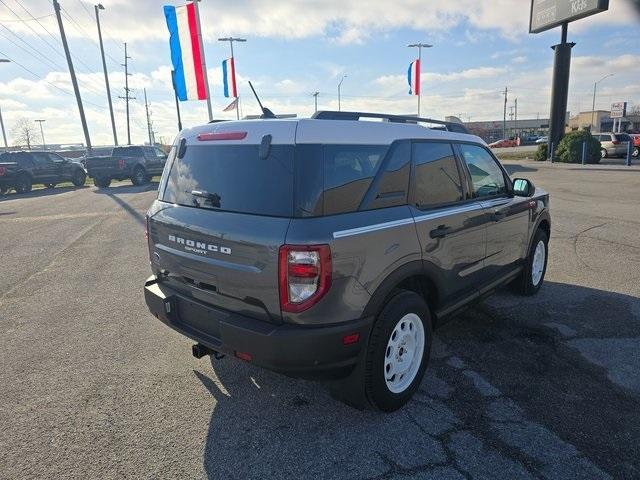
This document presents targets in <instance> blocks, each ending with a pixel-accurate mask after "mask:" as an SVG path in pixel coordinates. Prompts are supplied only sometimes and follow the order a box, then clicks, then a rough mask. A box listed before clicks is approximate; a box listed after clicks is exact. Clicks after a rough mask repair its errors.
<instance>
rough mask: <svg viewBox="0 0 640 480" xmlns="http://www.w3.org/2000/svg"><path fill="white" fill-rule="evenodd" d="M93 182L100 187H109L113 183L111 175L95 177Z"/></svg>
mask: <svg viewBox="0 0 640 480" xmlns="http://www.w3.org/2000/svg"><path fill="white" fill-rule="evenodd" d="M93 184H94V185H95V186H96V187H98V188H107V187H109V185H111V178H110V177H95V178H94V179H93Z"/></svg>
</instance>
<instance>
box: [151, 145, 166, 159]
mask: <svg viewBox="0 0 640 480" xmlns="http://www.w3.org/2000/svg"><path fill="white" fill-rule="evenodd" d="M153 151H154V153H155V155H156V157H158V158H166V157H167V154H166V153H164V151H163V150H162V149H161V148H158V147H154V149H153Z"/></svg>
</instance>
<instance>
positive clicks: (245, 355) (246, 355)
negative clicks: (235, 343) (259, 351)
mask: <svg viewBox="0 0 640 480" xmlns="http://www.w3.org/2000/svg"><path fill="white" fill-rule="evenodd" d="M235 354H236V357H238V358H239V359H240V360H244V361H245V362H250V361H251V360H252V358H253V357H252V356H251V354H250V353H247V352H238V351H236V352H235Z"/></svg>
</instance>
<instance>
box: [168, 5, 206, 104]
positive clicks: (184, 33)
mask: <svg viewBox="0 0 640 480" xmlns="http://www.w3.org/2000/svg"><path fill="white" fill-rule="evenodd" d="M164 16H165V18H166V20H167V27H168V28H169V34H170V39H169V45H170V46H171V62H172V63H173V69H174V70H175V89H176V95H177V97H178V98H179V99H180V100H206V99H207V85H206V83H205V78H206V77H205V72H204V69H205V61H204V49H203V48H202V36H201V35H200V32H199V29H198V18H197V16H196V9H195V6H194V4H193V2H190V3H187V4H186V5H183V6H181V7H174V6H171V5H165V7H164Z"/></svg>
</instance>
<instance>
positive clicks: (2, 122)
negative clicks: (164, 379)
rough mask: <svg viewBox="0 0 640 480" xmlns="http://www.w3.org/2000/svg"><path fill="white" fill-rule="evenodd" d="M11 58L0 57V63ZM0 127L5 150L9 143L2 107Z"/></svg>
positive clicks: (7, 61)
mask: <svg viewBox="0 0 640 480" xmlns="http://www.w3.org/2000/svg"><path fill="white" fill-rule="evenodd" d="M10 61H11V60H9V59H7V58H0V63H9V62H10ZM0 127H2V139H3V140H4V149H5V150H7V149H8V148H9V144H8V143H7V133H6V132H5V131H4V121H3V120H2V109H1V108H0Z"/></svg>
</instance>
